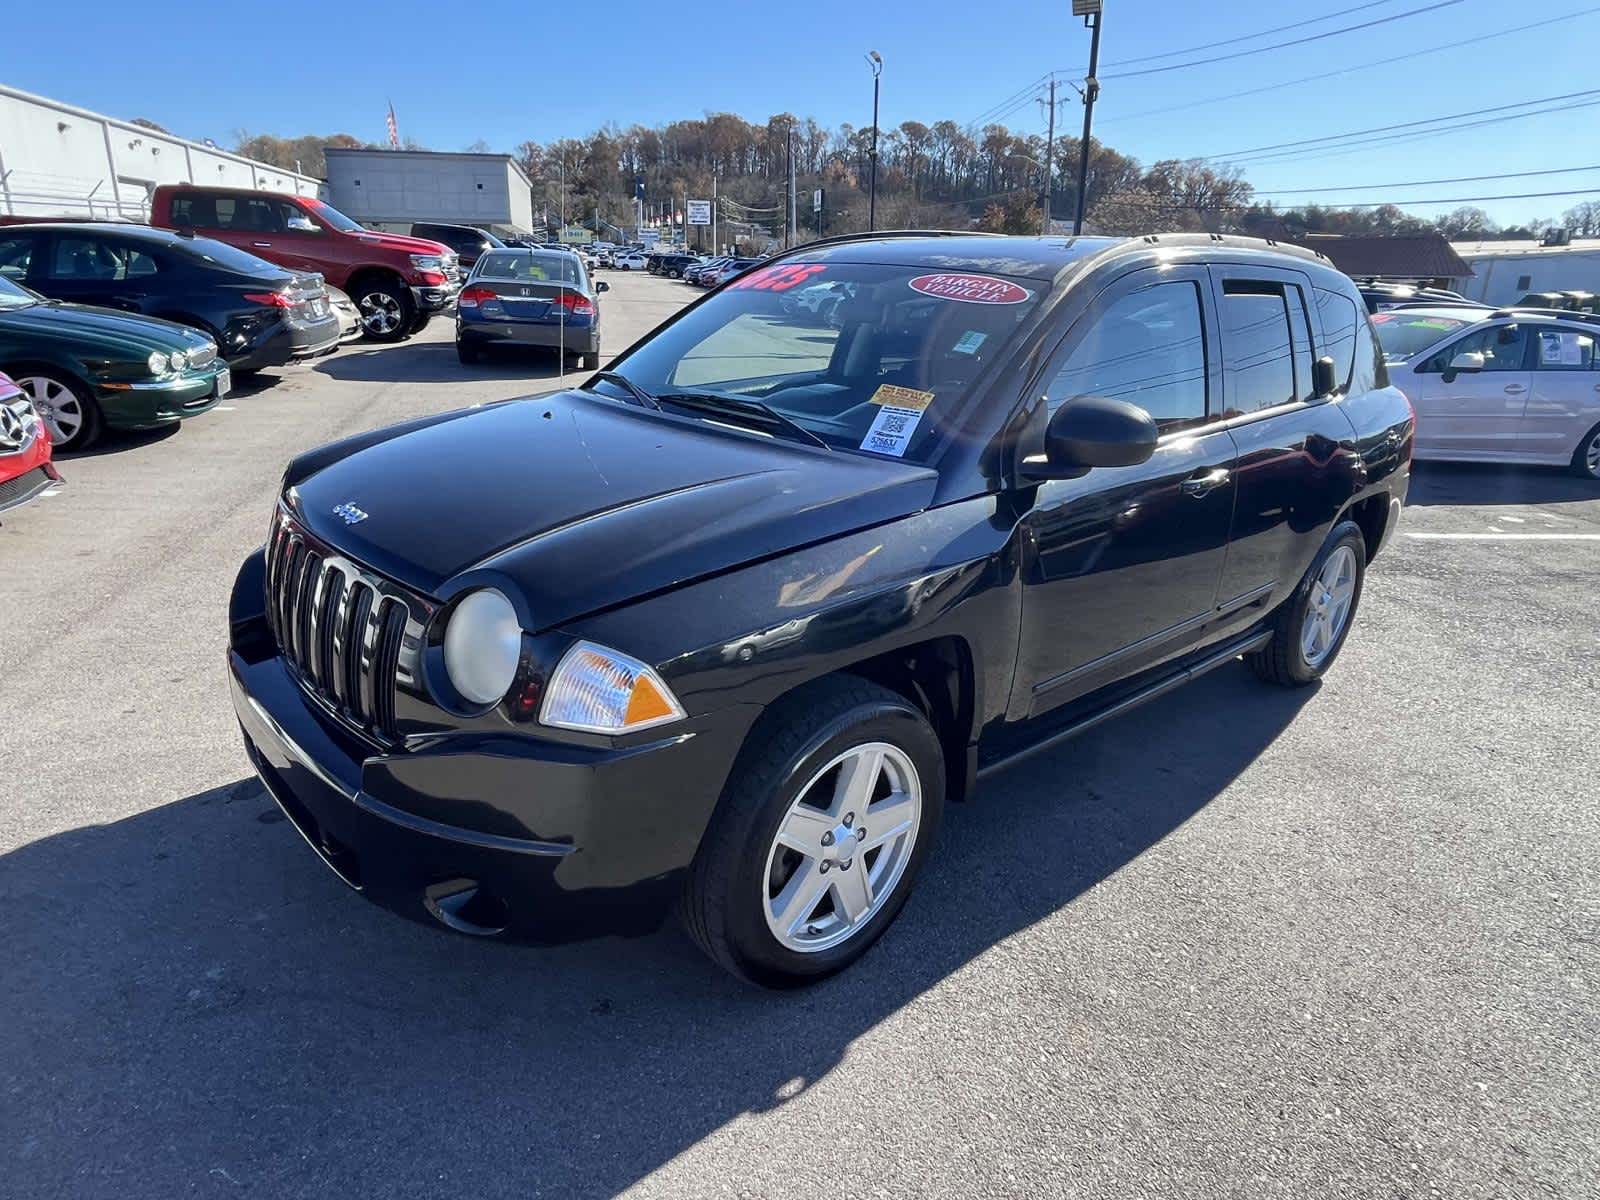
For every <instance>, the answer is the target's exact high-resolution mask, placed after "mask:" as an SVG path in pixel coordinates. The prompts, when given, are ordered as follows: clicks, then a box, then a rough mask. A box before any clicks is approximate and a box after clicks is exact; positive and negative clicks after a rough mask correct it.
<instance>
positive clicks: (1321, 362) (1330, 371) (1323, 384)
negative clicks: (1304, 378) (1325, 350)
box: [1311, 358, 1339, 400]
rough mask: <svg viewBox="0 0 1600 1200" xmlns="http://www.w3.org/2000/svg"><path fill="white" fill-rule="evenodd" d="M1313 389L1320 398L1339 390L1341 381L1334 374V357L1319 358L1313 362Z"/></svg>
mask: <svg viewBox="0 0 1600 1200" xmlns="http://www.w3.org/2000/svg"><path fill="white" fill-rule="evenodd" d="M1311 390H1312V392H1313V394H1314V395H1315V396H1316V398H1317V399H1318V400H1321V399H1322V398H1323V397H1325V396H1331V395H1333V393H1334V392H1336V391H1338V390H1339V381H1338V378H1337V377H1336V376H1335V375H1334V368H1333V359H1331V358H1319V359H1317V361H1316V362H1314V363H1312V364H1311Z"/></svg>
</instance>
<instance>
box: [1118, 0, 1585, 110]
mask: <svg viewBox="0 0 1600 1200" xmlns="http://www.w3.org/2000/svg"><path fill="white" fill-rule="evenodd" d="M1595 13H1600V8H1585V9H1580V10H1579V11H1578V12H1575V13H1568V14H1567V15H1566V16H1562V17H1551V18H1550V19H1549V20H1545V21H1534V22H1532V23H1531V24H1526V25H1513V26H1511V27H1510V28H1509V29H1497V30H1495V31H1494V32H1493V33H1483V34H1479V35H1478V36H1477V37H1470V38H1464V39H1462V40H1461V41H1459V42H1446V43H1444V44H1443V45H1440V46H1428V47H1427V48H1425V49H1422V50H1412V51H1410V52H1409V53H1406V54H1396V55H1395V56H1394V57H1393V58H1379V59H1373V60H1372V61H1370V62H1361V63H1357V64H1355V65H1354V66H1349V67H1338V68H1336V69H1334V70H1331V71H1318V72H1317V73H1316V74H1315V75H1304V76H1302V77H1301V78H1299V79H1285V80H1284V81H1283V82H1281V83H1269V84H1267V85H1265V86H1264V87H1254V88H1246V89H1245V90H1243V91H1240V92H1225V93H1223V94H1222V95H1220V96H1202V97H1200V98H1199V99H1195V100H1185V101H1184V102H1183V103H1182V104H1168V105H1164V106H1163V107H1161V108H1146V109H1141V110H1140V111H1139V112H1134V113H1122V114H1120V115H1117V116H1111V117H1106V118H1105V119H1104V120H1102V121H1101V122H1100V123H1101V124H1102V125H1104V124H1108V123H1110V122H1114V121H1133V120H1137V119H1139V118H1140V117H1157V116H1162V115H1164V114H1166V113H1172V112H1186V111H1187V110H1189V109H1191V108H1197V107H1199V106H1200V105H1202V104H1220V103H1222V102H1223V101H1224V100H1238V99H1242V98H1243V97H1245V96H1259V95H1261V94H1263V93H1265V92H1275V91H1278V90H1279V89H1281V88H1287V87H1296V86H1298V85H1299V84H1302V83H1320V82H1322V81H1323V80H1325V79H1330V78H1332V77H1333V76H1335V75H1351V74H1354V73H1356V72H1357V71H1366V70H1370V69H1371V68H1373V67H1386V66H1389V65H1390V64H1391V63H1397V62H1405V61H1406V60H1408V59H1412V58H1421V57H1422V56H1423V55H1425V54H1438V53H1439V52H1440V51H1443V50H1457V49H1460V48H1461V47H1462V46H1474V45H1477V44H1478V43H1479V42H1488V41H1492V40H1494V39H1495V38H1501V37H1510V36H1513V35H1515V34H1519V33H1525V32H1527V31H1528V30H1530V29H1540V28H1542V27H1543V26H1546V25H1558V24H1560V23H1561V22H1563V21H1573V20H1577V19H1578V18H1579V17H1589V16H1593V15H1594V14H1595Z"/></svg>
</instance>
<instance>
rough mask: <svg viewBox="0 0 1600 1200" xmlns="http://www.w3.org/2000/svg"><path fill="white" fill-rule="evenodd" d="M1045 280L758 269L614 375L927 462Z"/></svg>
mask: <svg viewBox="0 0 1600 1200" xmlns="http://www.w3.org/2000/svg"><path fill="white" fill-rule="evenodd" d="M1045 286H1046V285H1044V284H1041V283H1039V282H1038V281H1036V280H1031V279H1015V280H1013V279H1009V278H1002V277H1000V276H995V275H979V274H970V273H964V272H941V271H934V270H928V269H926V268H917V267H905V266H882V265H868V264H853V263H804V262H789V263H782V264H777V265H772V266H766V267H760V268H757V269H756V270H754V271H751V272H749V273H748V274H745V275H742V276H740V277H739V278H737V279H735V280H734V281H733V282H732V283H730V284H728V285H727V286H725V287H724V288H723V289H722V290H721V291H720V292H717V293H716V294H714V295H713V296H711V297H710V298H709V299H707V300H706V301H705V302H704V303H702V304H700V305H699V306H697V307H695V308H694V309H691V310H690V311H689V312H688V313H687V314H686V315H685V316H684V317H683V318H682V319H680V320H678V321H677V322H675V323H674V324H672V325H669V326H668V327H666V328H665V329H663V330H661V331H660V332H659V333H657V334H656V335H655V336H654V337H652V338H650V339H649V340H648V341H647V342H645V343H644V344H643V345H641V346H639V347H638V348H637V349H636V350H634V351H633V352H632V353H631V354H628V355H626V356H624V357H623V358H622V359H620V360H618V361H617V362H616V363H614V364H613V365H612V370H613V371H614V372H616V373H619V374H621V375H623V376H625V377H626V378H627V379H628V380H629V381H630V382H631V383H633V384H635V385H636V386H637V387H639V388H641V389H643V390H644V391H646V392H648V393H650V394H652V395H653V396H656V397H658V398H660V399H661V400H662V401H663V402H668V403H670V400H671V397H672V396H673V395H675V394H682V395H686V396H688V397H690V398H699V399H702V400H703V399H704V398H706V397H710V398H712V399H713V400H714V399H718V398H720V399H722V400H724V401H729V402H733V403H735V404H736V403H737V402H739V401H741V400H744V401H749V400H756V401H759V402H760V403H761V404H763V405H766V406H767V407H769V408H771V409H773V410H775V411H776V412H777V413H778V414H779V415H780V416H781V417H783V418H786V419H787V420H789V421H791V422H793V423H794V424H796V425H799V426H801V427H802V428H803V429H805V430H806V431H807V432H808V433H811V434H814V435H815V436H816V437H817V438H820V439H821V440H822V441H824V442H826V443H827V444H828V445H829V446H830V447H834V448H837V449H848V450H860V451H865V452H867V453H871V454H881V455H886V456H889V457H893V458H906V459H911V460H915V461H927V458H928V456H929V455H930V454H931V453H932V451H933V449H934V447H935V446H936V445H937V444H938V442H939V440H940V439H939V436H938V435H939V433H940V432H941V431H942V430H943V429H945V428H947V427H948V424H949V422H950V420H951V419H952V417H953V416H954V414H955V413H956V412H957V410H958V409H959V408H960V407H961V405H962V402H963V401H964V400H965V399H966V397H967V396H968V395H969V394H970V393H971V391H972V388H973V385H974V384H975V383H976V382H977V381H978V379H979V378H980V377H981V376H982V375H983V374H984V373H985V371H986V370H987V369H988V368H989V367H990V365H991V364H993V363H995V362H997V361H1000V360H1001V359H1002V358H1004V356H1005V355H1006V354H1007V353H1008V352H1009V347H1010V345H1011V343H1012V342H1013V340H1014V339H1015V336H1016V333H1017V330H1018V329H1019V328H1020V327H1021V326H1022V324H1023V322H1024V321H1025V320H1026V319H1027V317H1028V315H1029V314H1030V313H1031V312H1032V310H1033V309H1034V307H1035V306H1036V305H1037V303H1038V300H1039V297H1040V295H1041V294H1042V293H1043V291H1044V290H1045ZM593 386H594V388H595V389H596V390H597V391H602V392H604V393H605V394H607V395H612V396H615V397H616V398H618V399H621V400H625V399H627V398H628V392H627V390H626V389H624V388H623V387H621V386H620V385H618V384H616V383H612V382H609V381H599V382H596V383H595V384H594V385H593Z"/></svg>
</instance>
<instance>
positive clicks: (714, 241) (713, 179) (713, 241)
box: [711, 168, 717, 254]
mask: <svg viewBox="0 0 1600 1200" xmlns="http://www.w3.org/2000/svg"><path fill="white" fill-rule="evenodd" d="M716 252H717V172H716V170H715V169H714V168H713V170H712V172H711V253H712V254H715V253H716Z"/></svg>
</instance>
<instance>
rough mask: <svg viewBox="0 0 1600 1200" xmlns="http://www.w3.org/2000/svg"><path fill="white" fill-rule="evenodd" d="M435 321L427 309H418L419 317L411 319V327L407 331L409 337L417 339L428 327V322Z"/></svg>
mask: <svg viewBox="0 0 1600 1200" xmlns="http://www.w3.org/2000/svg"><path fill="white" fill-rule="evenodd" d="M431 320H433V314H432V313H431V312H429V311H428V310H427V309H424V308H419V309H417V315H416V316H414V317H412V318H411V327H410V328H409V329H407V330H406V336H407V337H416V335H417V334H419V333H421V332H422V331H423V330H424V329H426V328H427V327H428V322H429V321H431Z"/></svg>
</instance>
